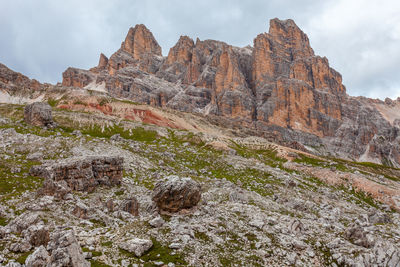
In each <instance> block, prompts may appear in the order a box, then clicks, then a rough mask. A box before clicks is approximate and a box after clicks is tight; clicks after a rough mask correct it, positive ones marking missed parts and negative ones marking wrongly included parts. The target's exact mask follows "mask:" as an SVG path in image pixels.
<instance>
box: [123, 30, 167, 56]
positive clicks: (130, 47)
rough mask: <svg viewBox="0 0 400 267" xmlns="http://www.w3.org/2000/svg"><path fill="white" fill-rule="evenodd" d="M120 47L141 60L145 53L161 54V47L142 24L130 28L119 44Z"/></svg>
mask: <svg viewBox="0 0 400 267" xmlns="http://www.w3.org/2000/svg"><path fill="white" fill-rule="evenodd" d="M121 49H122V50H124V51H126V52H128V53H130V54H131V55H132V56H133V58H134V59H136V60H141V59H143V58H144V57H145V56H146V54H154V55H158V56H161V47H160V45H159V44H158V43H157V41H156V39H154V36H153V34H152V33H151V32H150V31H149V29H147V28H146V26H144V25H143V24H140V25H136V26H135V28H130V29H129V32H128V34H127V36H126V38H125V41H124V42H123V43H122V44H121Z"/></svg>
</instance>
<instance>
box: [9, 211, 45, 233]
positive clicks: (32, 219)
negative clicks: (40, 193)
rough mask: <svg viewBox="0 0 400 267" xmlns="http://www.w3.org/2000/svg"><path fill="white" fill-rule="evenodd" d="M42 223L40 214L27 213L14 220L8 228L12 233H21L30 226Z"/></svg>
mask: <svg viewBox="0 0 400 267" xmlns="http://www.w3.org/2000/svg"><path fill="white" fill-rule="evenodd" d="M39 221H40V213H37V212H25V213H23V214H21V215H20V216H18V217H17V218H15V219H14V220H12V221H11V222H10V223H9V224H8V225H7V227H8V228H9V229H10V231H11V232H14V233H21V232H22V231H23V230H25V229H27V228H28V227H29V226H31V225H33V224H36V223H38V222H39Z"/></svg>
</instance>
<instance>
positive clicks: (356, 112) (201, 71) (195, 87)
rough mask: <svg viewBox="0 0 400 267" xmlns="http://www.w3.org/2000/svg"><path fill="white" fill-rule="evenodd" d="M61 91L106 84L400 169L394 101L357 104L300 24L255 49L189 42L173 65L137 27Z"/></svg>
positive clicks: (287, 23)
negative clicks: (391, 112)
mask: <svg viewBox="0 0 400 267" xmlns="http://www.w3.org/2000/svg"><path fill="white" fill-rule="evenodd" d="M63 85H64V86H73V87H80V88H83V87H84V88H87V89H91V88H96V87H98V86H99V85H101V86H103V87H104V88H105V90H106V91H107V92H108V93H109V94H111V95H112V96H115V97H123V98H128V99H131V100H133V101H135V102H140V103H145V104H150V105H154V106H160V107H169V108H173V109H178V110H181V111H185V112H195V113H201V114H204V115H209V117H210V118H211V117H213V118H214V116H215V118H216V119H215V120H220V121H224V123H226V124H227V125H230V126H232V127H237V126H240V127H247V128H251V129H254V131H255V132H257V134H259V135H262V136H264V137H267V138H269V139H271V140H273V141H275V142H279V143H282V144H285V145H289V146H293V147H296V148H301V149H308V150H311V151H313V150H315V151H316V152H319V153H330V154H331V155H333V156H340V157H345V158H351V159H360V160H368V161H383V162H386V163H388V164H394V165H396V166H400V156H399V147H398V146H399V145H398V143H399V142H398V140H399V123H397V124H396V123H393V121H390V119H388V118H387V114H386V113H387V112H388V111H387V110H388V109H390V108H389V106H390V103H386V102H382V103H383V104H382V103H379V104H377V103H373V101H372V102H371V100H366V99H364V98H354V97H349V96H348V95H347V94H346V89H345V87H344V85H343V84H342V77H341V75H340V74H339V73H338V72H336V71H335V70H334V69H332V68H330V66H329V62H328V60H327V59H326V58H323V57H320V56H317V55H315V54H314V51H313V49H312V48H311V46H310V43H309V39H308V37H307V35H306V34H305V33H304V32H302V31H301V30H300V29H299V28H298V27H297V25H296V24H295V23H294V22H293V21H292V20H284V21H283V20H279V19H273V20H271V21H270V28H269V31H268V33H262V34H259V35H258V36H257V37H256V38H255V39H254V44H253V46H252V47H251V46H247V47H243V48H239V47H234V46H231V45H228V44H226V43H223V42H219V41H214V40H204V41H200V40H199V39H197V40H196V41H193V40H192V39H191V38H189V37H187V36H181V37H180V38H179V40H178V42H177V43H176V45H175V46H174V47H172V48H171V49H170V51H169V53H168V56H166V57H163V56H162V54H161V47H160V46H159V45H158V43H157V41H156V40H155V38H154V36H153V34H152V33H151V32H150V31H149V30H148V29H147V28H146V27H145V26H144V25H137V26H135V27H134V28H130V29H129V32H128V34H127V36H126V38H125V40H124V41H123V42H122V44H121V48H120V49H119V50H118V51H116V52H115V53H114V54H113V55H111V57H110V58H107V57H106V56H105V55H103V54H101V55H100V59H99V63H98V65H97V67H94V68H92V69H90V70H80V69H75V68H68V69H67V70H66V71H65V72H64V73H63ZM391 105H393V103H392V104H391ZM385 112H386V113H385ZM218 118H219V119H218Z"/></svg>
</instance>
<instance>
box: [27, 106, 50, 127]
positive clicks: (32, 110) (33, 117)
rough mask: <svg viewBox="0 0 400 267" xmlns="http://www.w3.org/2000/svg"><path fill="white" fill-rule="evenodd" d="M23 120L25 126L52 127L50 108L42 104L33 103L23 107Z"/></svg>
mask: <svg viewBox="0 0 400 267" xmlns="http://www.w3.org/2000/svg"><path fill="white" fill-rule="evenodd" d="M24 120H25V122H26V123H27V124H31V125H34V126H47V127H52V126H53V125H54V122H53V116H52V110H51V106H50V105H49V104H47V103H43V102H35V103H32V104H29V105H26V106H25V109H24Z"/></svg>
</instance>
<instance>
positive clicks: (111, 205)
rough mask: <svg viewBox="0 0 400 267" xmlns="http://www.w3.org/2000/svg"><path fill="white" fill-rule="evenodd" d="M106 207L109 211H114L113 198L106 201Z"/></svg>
mask: <svg viewBox="0 0 400 267" xmlns="http://www.w3.org/2000/svg"><path fill="white" fill-rule="evenodd" d="M106 208H107V210H108V211H109V212H114V211H115V203H114V200H112V199H109V200H107V202H106Z"/></svg>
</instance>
